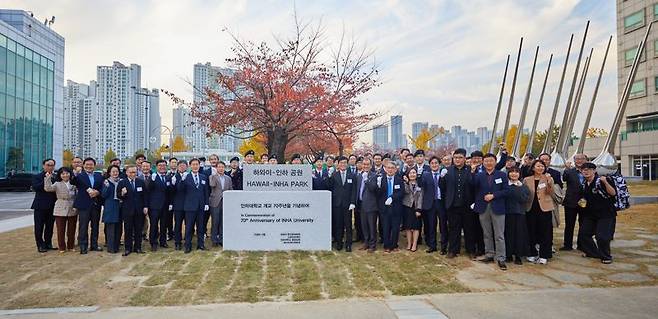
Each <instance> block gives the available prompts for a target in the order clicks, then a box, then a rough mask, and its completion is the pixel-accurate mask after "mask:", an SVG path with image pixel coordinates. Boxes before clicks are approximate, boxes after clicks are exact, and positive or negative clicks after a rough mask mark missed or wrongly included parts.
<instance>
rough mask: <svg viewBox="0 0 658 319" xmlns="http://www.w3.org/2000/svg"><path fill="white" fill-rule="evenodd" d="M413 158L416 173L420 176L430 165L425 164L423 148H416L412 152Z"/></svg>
mask: <svg viewBox="0 0 658 319" xmlns="http://www.w3.org/2000/svg"><path fill="white" fill-rule="evenodd" d="M414 160H415V161H416V173H418V176H422V175H423V173H425V172H429V171H430V166H429V165H427V164H425V151H424V150H416V152H414Z"/></svg>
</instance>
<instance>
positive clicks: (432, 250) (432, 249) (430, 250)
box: [425, 248, 436, 254]
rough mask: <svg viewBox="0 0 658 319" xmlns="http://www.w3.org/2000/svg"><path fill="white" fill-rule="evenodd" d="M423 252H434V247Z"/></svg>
mask: <svg viewBox="0 0 658 319" xmlns="http://www.w3.org/2000/svg"><path fill="white" fill-rule="evenodd" d="M425 252H426V253H428V254H431V253H433V252H436V249H434V248H430V249H428V250H426V251H425Z"/></svg>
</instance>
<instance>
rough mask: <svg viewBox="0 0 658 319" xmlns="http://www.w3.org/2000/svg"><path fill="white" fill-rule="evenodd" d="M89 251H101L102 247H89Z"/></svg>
mask: <svg viewBox="0 0 658 319" xmlns="http://www.w3.org/2000/svg"><path fill="white" fill-rule="evenodd" d="M90 250H91V251H103V248H100V247H93V248H91V249H90Z"/></svg>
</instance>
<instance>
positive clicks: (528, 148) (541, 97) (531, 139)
mask: <svg viewBox="0 0 658 319" xmlns="http://www.w3.org/2000/svg"><path fill="white" fill-rule="evenodd" d="M551 62H553V54H551V57H550V58H548V67H547V68H546V76H544V84H543V85H542V87H541V94H540V95H539V103H538V104H537V113H535V121H534V122H533V123H532V130H530V137H529V138H528V144H527V146H526V149H525V152H526V153H532V144H533V142H534V140H535V130H537V122H538V121H539V114H540V113H541V104H542V102H543V101H544V92H545V91H546V82H548V74H549V73H550V72H551ZM522 156H523V155H522Z"/></svg>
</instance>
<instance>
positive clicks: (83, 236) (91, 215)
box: [78, 205, 101, 250]
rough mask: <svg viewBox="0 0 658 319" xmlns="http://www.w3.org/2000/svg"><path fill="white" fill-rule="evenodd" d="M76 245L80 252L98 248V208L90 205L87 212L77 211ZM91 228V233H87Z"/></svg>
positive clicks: (99, 213)
mask: <svg viewBox="0 0 658 319" xmlns="http://www.w3.org/2000/svg"><path fill="white" fill-rule="evenodd" d="M78 215H79V216H80V217H79V218H80V222H79V223H78V245H79V246H80V249H81V250H84V249H88V248H90V249H95V248H98V229H99V228H100V220H101V210H100V207H97V206H95V205H92V206H91V207H90V208H89V209H87V210H80V211H78ZM89 228H91V233H89Z"/></svg>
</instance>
